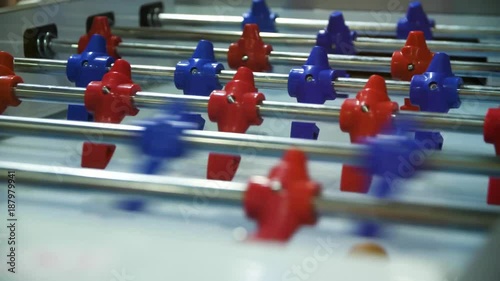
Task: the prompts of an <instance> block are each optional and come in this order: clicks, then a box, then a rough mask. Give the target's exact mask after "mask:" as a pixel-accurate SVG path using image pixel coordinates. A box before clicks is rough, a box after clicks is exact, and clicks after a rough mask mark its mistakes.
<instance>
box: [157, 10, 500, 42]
mask: <svg viewBox="0 0 500 281" xmlns="http://www.w3.org/2000/svg"><path fill="white" fill-rule="evenodd" d="M158 21H159V23H161V24H164V25H172V24H175V26H178V25H191V26H193V25H194V26H196V25H232V24H233V25H236V24H237V25H238V28H239V27H240V25H241V23H242V21H243V17H241V16H214V15H194V14H168V13H160V14H159V15H158ZM275 23H276V27H277V28H278V29H281V28H293V29H313V30H315V31H317V30H319V29H323V28H325V27H326V25H327V24H328V21H327V20H316V19H298V18H282V17H278V18H276V21H275ZM346 25H347V26H348V27H349V28H350V29H351V30H356V31H358V32H360V33H361V34H372V35H388V36H394V35H395V34H396V24H395V23H375V22H362V21H346ZM432 32H433V35H434V37H437V38H440V37H454V38H498V37H500V30H498V28H495V27H487V26H477V27H476V26H460V25H443V24H437V25H436V26H435V27H434V28H433V30H432Z"/></svg>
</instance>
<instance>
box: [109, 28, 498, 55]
mask: <svg viewBox="0 0 500 281" xmlns="http://www.w3.org/2000/svg"><path fill="white" fill-rule="evenodd" d="M113 33H114V34H115V35H118V36H121V37H124V38H138V39H158V40H187V41H193V40H194V41H198V40H201V39H205V40H210V41H218V42H235V41H237V40H238V39H239V38H240V37H241V31H215V30H194V29H192V28H180V27H176V28H175V29H174V28H151V27H148V28H144V27H135V28H134V27H113ZM260 36H261V37H262V39H263V40H264V42H266V43H269V44H286V45H300V46H309V47H312V46H314V45H316V35H304V34H287V33H270V32H261V33H260ZM353 43H354V47H355V48H356V50H357V51H358V52H371V53H382V54H392V53H393V52H394V50H398V49H401V47H403V46H404V45H405V43H406V40H399V39H387V38H369V37H358V38H356V40H355V41H354V42H353ZM427 46H428V47H429V49H430V50H432V51H434V52H444V53H447V54H448V55H450V56H467V57H476V56H477V57H486V56H495V55H498V54H500V46H499V45H497V44H486V43H467V42H454V41H428V42H427Z"/></svg>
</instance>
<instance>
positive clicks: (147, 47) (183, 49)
mask: <svg viewBox="0 0 500 281" xmlns="http://www.w3.org/2000/svg"><path fill="white" fill-rule="evenodd" d="M77 47H78V46H77V44H75V43H72V42H70V41H63V40H59V39H52V41H51V42H50V45H49V49H50V50H51V51H52V52H55V53H72V52H74V51H75V50H76V49H77ZM195 49H196V47H188V46H176V45H158V44H145V43H121V44H120V45H119V46H118V47H117V52H118V53H119V54H120V56H122V57H127V56H152V57H173V58H187V57H190V56H191V55H192V54H193V52H194V50H195ZM214 52H215V57H216V58H217V59H218V60H226V59H227V49H224V48H215V49H214ZM308 57H309V54H308V53H296V52H272V53H271V55H270V56H269V61H270V62H271V63H273V64H288V65H303V64H304V63H305V62H306V60H307V58H308ZM328 59H329V62H330V64H331V65H332V66H333V67H334V68H335V69H342V70H348V71H363V72H372V73H373V72H381V73H391V59H390V58H385V57H368V56H348V55H328ZM451 66H452V68H453V72H454V73H455V74H456V75H458V76H466V77H480V78H491V77H500V63H491V62H490V63H488V62H467V61H452V62H451Z"/></svg>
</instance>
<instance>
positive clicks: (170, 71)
mask: <svg viewBox="0 0 500 281" xmlns="http://www.w3.org/2000/svg"><path fill="white" fill-rule="evenodd" d="M14 64H15V68H16V70H17V71H23V72H36V73H40V72H42V73H65V71H66V61H63V60H49V59H32V58H16V59H15V60H14ZM131 68H132V75H133V76H134V79H139V80H141V79H144V80H148V81H157V80H162V79H168V80H169V81H171V80H172V78H173V77H174V72H175V67H169V66H155V65H132V66H131ZM235 74H236V71H234V70H222V71H221V73H220V74H218V77H219V80H220V81H221V82H228V81H231V80H232V79H233V76H234V75H235ZM254 78H255V83H256V84H257V85H259V87H266V88H269V87H272V88H284V87H286V85H287V83H288V74H280V73H267V72H254ZM367 81H368V80H367V79H360V78H337V79H336V80H334V81H332V86H333V87H334V88H335V90H336V92H337V93H345V94H350V93H357V92H358V91H360V90H361V89H363V87H364V86H365V84H366V82H367ZM386 85H387V91H388V93H389V94H390V95H400V96H406V97H407V96H408V93H409V91H410V83H409V82H405V81H395V80H386ZM458 92H459V95H460V98H461V99H462V100H473V101H485V102H500V88H498V87H490V86H469V85H464V86H462V87H461V88H460V89H459V90H458Z"/></svg>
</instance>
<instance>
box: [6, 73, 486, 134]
mask: <svg viewBox="0 0 500 281" xmlns="http://www.w3.org/2000/svg"><path fill="white" fill-rule="evenodd" d="M14 92H15V94H16V96H17V97H18V98H19V99H21V100H30V101H38V102H54V103H64V104H82V103H83V97H84V93H85V88H76V87H61V86H45V85H36V84H24V83H20V84H18V85H17V86H16V87H15V88H14ZM132 98H133V101H134V104H135V105H136V106H137V107H139V108H158V107H160V106H162V105H164V104H167V103H172V102H177V101H182V102H183V103H185V104H186V105H187V106H189V108H190V110H192V111H194V112H202V113H204V112H206V110H207V106H208V99H209V98H208V97H201V96H185V95H177V94H164V93H152V92H138V93H136V95H135V96H133V97H132ZM258 109H259V114H260V115H261V116H262V117H273V118H283V119H292V120H303V121H324V122H337V121H338V120H339V118H340V108H339V107H336V106H327V105H318V104H300V103H286V102H273V101H263V102H262V103H261V104H260V105H258ZM393 122H395V124H396V125H398V124H405V126H408V125H413V126H415V127H414V129H425V130H438V131H448V130H452V131H459V132H463V133H481V134H482V132H483V123H484V118H483V117H482V116H475V115H464V114H442V113H425V112H399V113H397V114H395V115H394V116H393ZM398 122H400V123H398Z"/></svg>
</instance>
